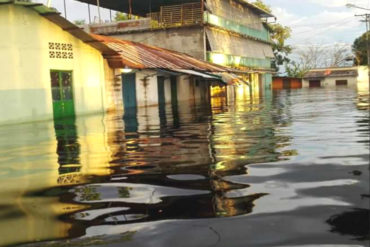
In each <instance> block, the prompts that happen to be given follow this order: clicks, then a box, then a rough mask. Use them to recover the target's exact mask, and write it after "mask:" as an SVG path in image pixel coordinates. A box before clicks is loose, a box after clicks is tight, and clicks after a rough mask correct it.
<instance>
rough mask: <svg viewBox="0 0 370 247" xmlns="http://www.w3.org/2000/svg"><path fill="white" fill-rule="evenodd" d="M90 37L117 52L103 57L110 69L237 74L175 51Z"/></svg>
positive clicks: (95, 36)
mask: <svg viewBox="0 0 370 247" xmlns="http://www.w3.org/2000/svg"><path fill="white" fill-rule="evenodd" d="M91 36H93V37H94V38H95V39H96V40H98V41H99V42H102V43H103V44H105V45H106V46H108V47H109V48H111V49H112V50H115V51H116V52H117V55H113V56H112V55H108V56H105V58H106V59H107V60H108V62H109V65H110V66H111V67H112V68H124V67H126V66H127V67H130V68H132V69H167V70H179V69H185V70H195V71H203V72H237V71H235V70H233V69H230V68H226V67H223V66H220V65H216V64H211V63H208V62H205V61H201V60H199V59H196V58H194V57H192V56H189V55H187V54H184V53H179V52H176V51H171V50H167V49H163V48H159V47H155V46H150V45H145V44H141V43H137V42H132V41H126V40H120V39H116V38H112V37H107V36H101V35H96V34H91Z"/></svg>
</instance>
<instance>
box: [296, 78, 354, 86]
mask: <svg viewBox="0 0 370 247" xmlns="http://www.w3.org/2000/svg"><path fill="white" fill-rule="evenodd" d="M337 80H347V86H348V87H351V88H355V87H356V86H357V78H356V77H327V78H325V79H322V80H321V87H325V88H326V87H327V88H330V87H337V85H336V81H337ZM309 81H310V80H305V79H303V81H302V87H303V88H309V87H310V83H309Z"/></svg>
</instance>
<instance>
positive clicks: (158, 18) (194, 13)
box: [147, 3, 203, 28]
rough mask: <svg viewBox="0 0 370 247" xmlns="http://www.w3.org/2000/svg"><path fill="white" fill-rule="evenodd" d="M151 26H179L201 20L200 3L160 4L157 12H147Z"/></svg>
mask: <svg viewBox="0 0 370 247" xmlns="http://www.w3.org/2000/svg"><path fill="white" fill-rule="evenodd" d="M147 17H149V18H150V19H151V26H152V28H166V27H181V26H187V25H194V24H201V23H202V22H203V15H202V6H201V3H186V4H181V5H171V6H162V7H161V8H160V11H159V12H154V13H149V14H148V16H147Z"/></svg>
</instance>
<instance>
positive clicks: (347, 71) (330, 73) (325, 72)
mask: <svg viewBox="0 0 370 247" xmlns="http://www.w3.org/2000/svg"><path fill="white" fill-rule="evenodd" d="M357 76H358V72H357V69H354V68H341V69H331V68H327V69H318V70H310V71H309V72H307V73H306V74H305V75H304V78H305V79H313V78H326V77H357Z"/></svg>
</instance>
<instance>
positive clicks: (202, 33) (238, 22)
mask: <svg viewBox="0 0 370 247" xmlns="http://www.w3.org/2000/svg"><path fill="white" fill-rule="evenodd" d="M79 1H81V2H85V3H89V4H93V5H96V4H97V1H95V0H79ZM99 3H100V6H101V7H104V8H108V9H111V10H117V11H121V12H125V13H131V14H133V15H137V16H140V17H141V18H140V19H135V20H128V21H120V22H113V23H103V24H91V25H89V27H88V30H89V31H90V32H92V33H96V34H102V35H109V36H112V37H115V38H119V39H124V40H132V41H137V42H143V43H145V44H149V45H154V46H158V47H162V48H167V49H170V50H175V51H179V52H183V53H186V54H189V55H191V56H194V57H195V58H198V59H202V60H206V61H209V62H213V63H216V64H220V65H224V66H228V67H232V68H237V69H239V70H241V71H243V73H241V76H243V77H244V79H245V80H247V81H249V82H250V85H251V87H253V91H257V92H258V91H263V90H265V89H271V83H272V69H271V59H272V58H273V57H274V54H273V51H272V45H271V37H270V34H269V31H268V29H267V28H266V26H265V24H264V20H266V19H267V18H269V17H273V16H272V15H271V14H269V13H267V12H266V11H264V10H262V9H260V8H258V7H256V6H255V5H253V4H251V3H248V2H247V1H244V0H207V1H204V0H198V1H196V0H180V1H173V0H170V1H162V0H151V1H130V0H122V1H105V0H101V1H99Z"/></svg>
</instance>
